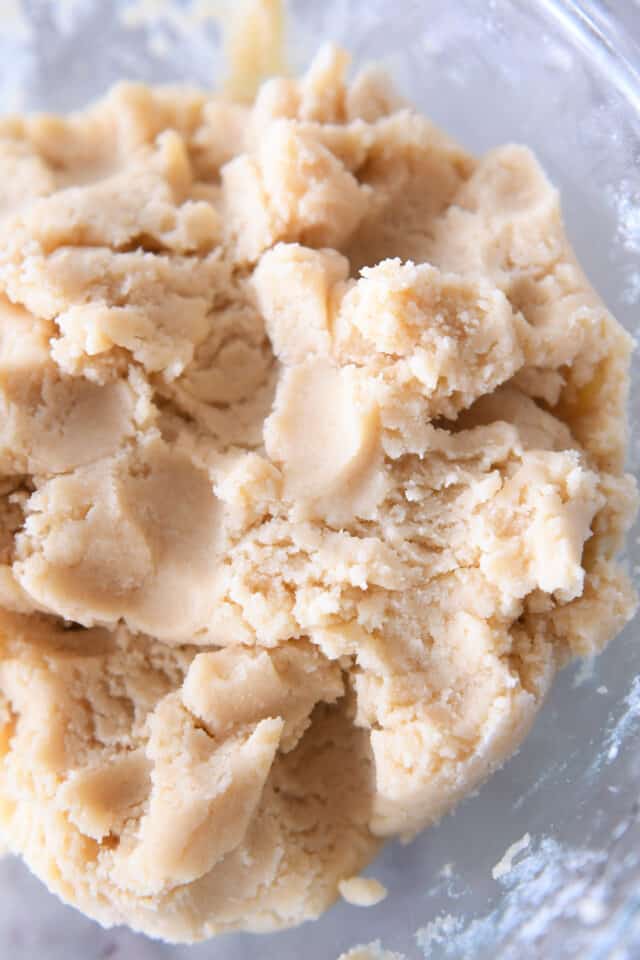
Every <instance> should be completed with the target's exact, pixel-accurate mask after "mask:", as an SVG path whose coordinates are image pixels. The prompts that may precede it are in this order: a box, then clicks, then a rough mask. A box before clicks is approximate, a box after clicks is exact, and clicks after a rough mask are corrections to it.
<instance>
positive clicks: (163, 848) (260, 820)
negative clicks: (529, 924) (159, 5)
mask: <svg viewBox="0 0 640 960" xmlns="http://www.w3.org/2000/svg"><path fill="white" fill-rule="evenodd" d="M346 68H347V57H346V55H345V54H343V53H342V52H341V51H337V50H334V49H332V48H329V47H328V48H325V49H324V50H322V51H321V52H320V54H319V55H318V57H317V59H316V60H315V61H314V63H313V65H312V66H311V68H310V70H309V72H308V73H307V74H306V76H305V77H303V78H302V79H301V80H294V79H291V78H277V79H272V80H268V81H267V82H266V83H264V84H263V85H262V87H261V88H260V90H259V92H258V94H257V96H256V99H255V103H254V104H252V105H251V104H245V103H240V102H235V101H233V100H230V99H225V98H224V97H218V96H212V95H209V94H204V93H199V92H197V91H189V90H184V89H172V88H168V89H146V88H144V87H140V86H134V85H121V86H119V87H117V88H116V89H115V90H113V91H112V92H111V93H109V94H108V95H107V97H106V98H105V99H104V100H103V101H102V102H100V103H99V104H97V105H95V106H93V107H91V108H90V109H89V110H87V111H86V112H84V113H79V114H75V115H73V116H70V117H48V116H39V117H27V118H23V119H20V118H14V119H11V120H6V121H4V122H3V123H2V125H1V126H0V174H1V175H2V177H1V179H2V183H3V185H4V186H3V188H2V190H1V191H0V201H1V204H2V219H0V408H1V411H2V424H1V427H0V471H1V477H0V830H1V832H2V835H3V836H4V837H6V839H7V842H8V843H9V844H10V846H11V849H12V850H13V851H15V852H17V853H20V854H22V856H23V857H24V858H25V860H26V861H27V863H28V864H29V865H30V867H31V868H32V869H33V870H34V871H35V873H37V874H38V876H40V877H41V878H42V879H43V880H44V881H45V882H46V883H47V884H48V885H49V886H50V887H51V888H52V889H53V890H55V891H56V892H57V893H58V894H59V895H60V896H61V897H63V898H64V899H65V900H67V901H69V902H71V903H73V904H75V905H77V906H78V907H80V908H81V909H82V910H84V911H86V912H87V913H88V914H90V915H91V916H93V917H96V918H97V919H98V920H100V922H102V923H104V924H113V923H122V922H124V923H128V924H130V925H131V926H133V927H135V928H137V929H141V930H144V931H146V932H148V933H150V934H152V935H155V936H160V937H165V938H167V939H171V940H198V939H202V938H205V937H208V936H210V935H211V934H213V933H216V932H219V931H226V930H233V929H238V928H243V929H249V930H256V931H259V930H273V929H275V928H278V927H283V926H289V925H292V924H296V923H300V922H301V921H302V920H304V919H306V918H309V917H314V916H317V915H318V914H319V913H321V912H322V911H323V910H324V909H325V908H327V907H328V906H329V904H330V903H331V902H332V901H333V900H334V899H335V897H336V896H337V895H338V893H339V891H342V893H343V895H344V896H345V897H347V898H348V899H350V900H352V901H355V902H358V903H365V902H369V903H372V902H374V901H375V900H377V899H378V898H379V897H380V896H381V895H382V889H381V888H380V886H379V885H376V884H375V882H374V881H371V880H365V879H364V878H360V877H359V876H358V875H359V872H360V871H361V869H362V868H363V867H364V866H365V865H366V863H367V862H368V861H370V860H371V858H372V857H373V855H374V854H375V852H376V850H377V849H378V847H379V844H380V842H381V840H382V839H383V838H384V837H388V836H392V835H396V834H401V835H402V836H403V837H411V836H412V835H414V834H415V833H416V832H417V831H419V830H421V829H422V828H424V827H425V826H427V825H428V824H430V823H432V822H434V821H435V820H437V819H438V818H439V817H441V816H442V815H443V814H444V813H446V811H447V810H449V809H450V808H451V807H452V805H453V804H455V803H456V802H457V800H458V799H460V798H461V797H462V796H463V795H465V794H466V793H468V792H469V791H470V790H473V789H474V788H475V787H476V786H477V785H478V784H479V783H480V782H481V781H482V780H483V779H484V778H485V777H486V776H487V775H488V774H489V773H490V772H491V771H492V770H494V769H495V768H496V767H498V766H499V765H500V764H501V763H502V762H503V761H504V760H505V759H506V758H507V757H508V756H509V755H510V754H511V753H512V752H513V751H514V749H515V748H516V747H517V746H518V744H519V743H520V742H521V740H522V738H523V737H524V736H525V734H526V732H527V730H528V728H529V726H530V724H531V722H532V720H533V718H534V716H535V713H536V711H537V710H538V708H539V707H540V705H541V704H542V702H543V700H544V697H545V694H546V692H547V690H548V689H549V686H550V684H551V682H552V680H553V677H554V674H555V673H556V671H557V669H558V668H559V667H560V666H561V665H562V664H563V663H565V662H566V661H567V659H568V658H569V657H571V656H572V655H574V654H592V653H595V652H597V651H598V650H600V649H601V648H602V647H603V646H604V645H605V644H606V643H607V642H608V640H609V639H611V637H612V636H613V635H614V634H615V633H616V632H618V631H619V630H620V629H621V627H622V626H623V624H624V623H625V622H626V621H627V620H628V619H629V617H630V616H631V614H632V612H633V609H634V605H635V599H634V596H633V592H632V590H631V588H630V586H629V584H628V582H627V580H626V578H625V576H624V574H623V573H622V572H621V571H620V569H619V567H618V566H617V564H616V560H615V555H616V552H617V551H618V549H619V548H620V545H621V543H622V539H623V535H624V532H625V530H626V528H627V526H628V524H629V523H630V520H631V517H632V514H633V512H634V506H635V502H636V493H635V488H634V483H633V480H632V479H631V478H630V477H627V476H625V475H624V473H623V462H624V453H625V444H626V425H625V409H624V405H625V398H626V390H627V380H628V364H629V352H630V347H631V340H630V338H629V337H628V335H627V334H626V333H625V332H624V331H623V330H622V328H621V327H620V326H619V325H618V324H617V323H616V321H615V320H614V318H613V317H612V316H611V315H610V314H609V313H608V312H607V310H606V309H605V307H604V306H603V304H602V303H601V301H600V300H599V299H598V297H597V295H596V294H595V293H594V292H593V290H592V289H591V287H590V286H589V284H588V282H587V280H586V279H585V277H584V275H583V273H582V272H581V270H580V268H579V266H578V265H577V263H576V261H575V258H574V256H573V254H572V252H571V249H570V247H569V245H568V243H567V240H566V237H565V234H564V230H563V227H562V221H561V217H560V208H559V202H558V196H557V193H556V191H555V190H554V189H553V187H552V186H551V185H550V184H549V182H548V180H547V179H546V177H545V175H544V173H543V172H542V170H541V169H540V167H539V165H538V163H537V161H536V160H535V158H534V157H533V155H532V154H531V153H530V152H529V151H528V150H527V149H525V148H523V147H517V146H507V147H500V148H498V149H496V150H493V151H491V152H490V153H489V154H487V155H486V156H485V157H482V158H479V159H477V158H474V157H472V156H470V155H469V154H468V153H466V152H465V151H464V150H463V149H462V148H461V147H459V146H458V145H457V144H455V143H454V142H452V141H451V140H450V139H449V138H448V137H447V136H445V135H444V134H443V133H441V132H440V131H439V130H437V129H435V128H434V127H433V126H432V125H431V124H430V123H429V121H427V120H426V119H424V118H423V117H421V116H420V115H419V114H417V113H416V112H415V111H414V110H412V108H411V107H410V106H407V105H406V104H404V103H402V102H401V101H400V100H399V99H398V98H397V97H395V95H393V94H392V92H391V91H390V86H389V84H388V82H387V81H386V80H384V79H381V76H380V73H379V72H378V71H376V70H367V71H365V72H364V73H362V74H361V75H360V76H359V77H357V78H356V79H355V80H354V81H353V82H352V83H351V84H348V83H347V82H346V80H345V72H346ZM354 956H355V954H354Z"/></svg>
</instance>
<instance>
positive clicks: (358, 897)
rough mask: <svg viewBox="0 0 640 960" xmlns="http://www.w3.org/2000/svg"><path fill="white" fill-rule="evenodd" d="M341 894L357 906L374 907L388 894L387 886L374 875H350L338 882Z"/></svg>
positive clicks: (344, 898)
mask: <svg viewBox="0 0 640 960" xmlns="http://www.w3.org/2000/svg"><path fill="white" fill-rule="evenodd" d="M338 889H339V890H340V896H341V897H342V898H343V900H346V901H347V903H351V904H353V906H355V907H373V906H375V904H376V903H380V902H381V901H382V900H384V899H385V897H386V896H387V893H388V891H387V888H386V887H385V886H384V885H383V884H381V883H380V881H379V880H375V879H374V878H373V877H348V878H347V879H346V880H341V881H340V883H339V884H338Z"/></svg>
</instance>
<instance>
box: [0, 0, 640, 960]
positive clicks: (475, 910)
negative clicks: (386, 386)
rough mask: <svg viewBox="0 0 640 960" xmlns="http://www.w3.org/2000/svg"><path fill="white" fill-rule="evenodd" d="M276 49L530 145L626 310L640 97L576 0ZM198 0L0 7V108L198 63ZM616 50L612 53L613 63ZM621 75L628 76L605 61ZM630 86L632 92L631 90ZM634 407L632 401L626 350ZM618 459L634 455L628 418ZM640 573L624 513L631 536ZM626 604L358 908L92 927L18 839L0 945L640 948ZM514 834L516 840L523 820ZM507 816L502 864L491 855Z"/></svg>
mask: <svg viewBox="0 0 640 960" xmlns="http://www.w3.org/2000/svg"><path fill="white" fill-rule="evenodd" d="M290 6H291V10H292V17H291V23H292V27H291V31H290V33H291V36H290V46H291V51H290V52H291V60H292V63H293V64H294V66H296V67H301V66H303V65H304V64H305V63H306V62H307V61H308V59H309V57H310V56H311V54H312V53H313V51H314V50H315V48H316V47H317V45H318V43H319V42H321V41H322V40H328V39H332V40H335V41H337V42H339V43H342V44H343V45H345V46H347V47H348V48H350V49H351V51H352V53H353V56H354V60H355V62H356V64H360V63H362V62H364V61H366V60H371V59H375V60H379V61H382V62H383V63H384V64H386V65H387V67H388V68H389V70H390V72H391V73H392V75H393V76H394V78H395V80H396V83H397V85H398V86H399V87H400V88H401V90H402V91H403V92H404V93H406V94H407V95H408V96H410V98H411V99H412V100H413V101H414V102H415V103H416V104H417V105H418V106H419V107H420V108H421V109H423V110H424V111H425V112H426V113H427V114H428V115H429V116H431V117H432V118H433V119H434V120H435V121H436V122H438V123H439V124H441V125H442V126H443V127H445V128H446V129H447V130H449V131H450V132H451V133H452V134H454V135H455V136H457V137H458V138H459V139H460V140H461V141H463V142H464V143H465V144H466V145H468V146H469V147H471V148H472V149H474V150H476V151H483V150H485V149H487V148H489V147H491V146H493V145H495V144H498V143H503V142H505V141H519V142H524V143H527V144H529V145H530V146H531V147H533V148H534V150H536V152H537V153H538V155H539V156H540V158H541V160H542V162H543V163H544V165H545V167H546V169H547V171H548V173H549V174H550V176H551V178H552V179H553V180H554V182H555V183H556V184H557V185H558V186H559V188H560V189H561V192H562V196H563V203H564V211H565V217H566V221H567V226H568V230H569V233H570V236H571V238H572V240H573V242H574V245H575V247H576V250H577V252H578V255H579V257H580V259H581V260H582V262H583V264H584V266H585V268H586V270H587V273H588V274H589V276H590V277H591V279H592V281H593V283H594V285H595V286H596V288H597V289H598V290H599V291H600V292H601V294H602V295H603V297H604V299H605V301H606V302H607V304H608V305H609V307H610V308H611V309H612V310H613V312H614V313H615V314H616V315H617V316H618V317H619V319H620V320H621V321H622V322H623V323H624V324H625V325H626V326H627V328H628V329H629V330H632V331H633V330H636V331H637V330H638V326H639V319H638V312H639V303H640V219H639V217H638V209H640V165H639V163H638V157H639V156H640V113H639V110H638V102H637V97H634V95H633V90H634V86H633V83H632V82H630V85H629V83H626V81H629V74H628V71H626V67H625V64H624V63H623V62H618V61H617V60H616V56H615V54H614V52H613V50H612V49H611V46H610V45H607V43H603V42H601V40H599V39H598V36H597V35H593V34H591V33H590V32H589V31H588V30H585V27H584V24H583V23H581V21H580V19H579V18H576V16H575V10H574V4H573V3H566V4H561V3H556V2H554V0H544V2H543V3H540V4H536V5H534V4H528V3H524V2H521V0H512V2H507V0H489V2H487V3H483V4H479V3H478V2H477V0H458V2H457V3H456V4H442V3H440V2H438V0H396V2H393V3H392V2H386V0H368V2H366V3H365V2H362V3H355V2H352V0H325V2H324V3H322V4H317V3H313V2H312V0H293V2H292V3H291V5H290ZM210 9H211V8H210V7H208V6H207V4H206V3H203V2H199V3H198V2H193V3H187V2H185V3H179V2H175V3H162V2H155V3H150V2H148V0H147V2H144V0H136V2H113V3H110V4H105V3H101V2H99V0H65V2H54V0H51V2H46V0H25V2H23V3H22V4H18V3H12V4H6V5H4V6H3V8H2V12H1V14H0V16H1V23H0V26H1V27H2V29H1V30H0V109H3V110H22V109H49V110H61V109H72V108H75V107H79V106H81V105H82V104H84V103H85V102H86V101H87V100H88V99H90V98H92V97H94V96H97V95H98V94H100V93H101V92H103V91H104V90H105V89H106V88H107V86H109V85H110V84H111V83H112V82H115V81H116V80H118V79H122V78H129V79H139V80H144V81H148V82H156V81H160V82H172V83H175V82H181V83H189V84H199V85H207V86H208V85H211V84H213V83H214V82H215V81H216V78H217V72H218V71H219V69H220V58H219V50H220V42H219V41H220V38H219V33H218V28H217V25H216V23H215V21H214V20H213V19H211V18H210V17H209V16H208V12H209V11H210ZM616 71H622V73H620V74H618V73H616ZM614 75H615V76H616V77H618V76H622V77H623V78H625V83H626V85H625V83H617V82H614V81H613V79H612V77H613V76H614ZM629 91H631V94H630V93H629ZM630 403H631V407H630V409H631V410H632V411H633V412H634V414H635V418H636V426H637V421H638V413H639V412H640V359H639V358H638V357H636V358H635V362H634V376H633V389H632V396H631V401H630ZM638 434H639V431H638V429H635V430H634V432H633V435H632V443H631V449H630V466H631V469H632V470H635V472H636V473H638V471H639V469H640V437H639V435H638ZM628 562H629V565H630V568H631V569H632V570H634V571H635V574H636V579H637V574H638V573H640V530H639V529H638V527H636V529H635V530H634V531H633V532H632V535H631V538H630V540H629V550H628ZM638 639H639V637H638V620H637V619H636V621H635V622H634V623H632V624H631V625H630V626H629V627H628V628H627V630H626V631H625V633H624V634H623V635H622V636H621V637H620V638H619V639H618V640H617V641H616V642H615V643H614V644H613V645H612V646H611V647H610V648H609V650H607V651H606V652H605V653H604V654H603V656H601V657H600V658H599V659H598V660H597V661H596V662H595V663H593V664H584V663H583V664H578V665H576V666H573V667H570V668H568V669H567V670H565V671H564V672H563V674H562V675H561V676H560V677H559V679H558V681H557V683H556V685H555V688H554V690H553V692H552V694H551V696H550V698H549V702H548V704H547V706H546V709H545V710H544V711H543V712H542V714H541V716H540V718H539V720H538V722H537V723H536V725H535V727H534V730H533V732H532V734H531V736H530V737H529V739H528V740H527V742H526V744H525V745H524V747H523V748H522V750H521V751H520V753H519V754H518V755H517V756H516V757H515V758H513V759H512V760H511V761H510V762H509V763H508V764H507V765H506V766H505V767H504V768H503V770H502V771H500V772H499V773H498V774H497V775H496V776H495V777H494V778H493V779H492V780H491V781H490V782H489V783H488V784H486V785H485V786H484V787H483V788H482V789H481V790H480V792H479V794H478V795H477V796H475V797H473V798H470V799H468V800H467V801H465V802H464V803H463V804H462V805H461V806H460V807H459V808H458V810H457V811H456V812H455V813H454V814H453V815H451V816H450V817H448V818H446V819H445V820H444V821H443V822H442V823H441V824H440V825H439V826H437V827H435V828H432V829H431V830H429V831H427V832H426V833H425V834H424V835H423V836H421V837H420V838H419V839H418V840H417V841H415V842H414V843H413V844H412V845H410V846H408V847H402V846H401V845H399V844H396V843H392V844H389V845H388V846H387V847H386V848H385V850H384V851H383V853H382V854H381V856H380V857H379V859H378V860H377V861H376V863H375V864H373V865H372V867H371V868H370V870H369V871H368V872H369V873H371V874H372V875H375V876H376V877H378V878H379V879H380V880H382V881H383V882H384V883H385V884H386V885H387V886H388V888H389V891H390V894H389V897H388V898H387V900H386V901H385V902H384V903H382V904H381V905H379V906H377V907H376V908H375V909H373V910H361V909H358V908H356V907H351V906H347V905H346V904H343V903H340V904H337V905H336V906H335V907H334V908H333V909H332V910H331V911H330V912H329V913H328V914H327V915H326V916H325V917H323V918H322V919H321V920H319V921H318V922H316V923H315V924H313V925H305V926H304V927H303V928H300V929H298V930H293V931H289V932H286V933H282V934H277V935H273V936H268V937H263V938H261V939H260V940H256V938H255V937H251V936H248V935H237V936H231V937H225V938H223V939H221V940H219V941H214V942H210V943H208V944H204V945H200V946H196V947H170V946H167V945H163V944H156V943H152V942H151V941H148V940H146V939H145V938H143V937H140V936H137V935H136V934H133V933H131V932H129V931H126V930H116V931H102V930H100V929H99V928H98V927H97V926H96V925H95V924H93V923H92V922H91V921H89V920H86V919H85V918H83V917H81V916H80V915H79V914H78V913H76V912H75V911H73V910H71V909H69V908H67V907H63V906H62V905H61V904H60V903H59V902H58V901H57V900H56V899H55V898H53V897H51V896H49V895H48V894H47V893H46V892H45V890H44V888H43V887H42V886H41V885H40V884H39V883H38V881H36V880H35V879H33V878H32V877H30V876H29V874H28V873H27V871H26V870H25V868H24V867H23V866H22V865H21V864H20V863H19V862H18V861H16V860H13V859H6V860H4V861H0V892H1V896H0V954H2V955H6V956H10V957H12V960H31V958H33V957H34V956H37V955H41V956H46V957H47V958H48V960H62V958H65V960H75V958H78V960H80V958H82V960H93V958H96V960H97V958H99V957H122V958H127V960H128V958H132V960H133V958H135V960H148V958H161V957H162V958H172V960H178V958H181V960H182V958H185V960H186V958H190V960H191V958H192V960H196V958H198V957H201V958H205V957H206V958H207V960H216V958H223V957H224V958H225V960H242V958H248V957H253V956H255V955H256V954H258V953H259V954H260V955H261V956H263V957H265V958H269V957H273V958H278V960H287V958H291V960H293V958H299V957H300V956H305V957H306V958H308V960H315V958H318V960H320V958H322V960H325V958H332V957H337V956H338V954H339V953H340V951H342V950H345V949H347V948H348V947H350V946H352V945H353V944H355V943H366V942H370V941H372V940H380V941H381V942H382V944H383V945H384V946H386V947H388V948H392V949H396V950H398V951H401V952H402V953H403V954H404V955H405V956H406V957H408V958H412V960H413V958H420V957H423V956H424V957H439V956H443V957H444V956H446V957H459V958H462V957H466V956H469V955H473V956H474V957H477V958H482V957H485V956H486V957H496V956H498V957H502V958H511V957H520V956H522V955H523V954H524V955H525V956H532V955H536V956H545V957H550V958H551V957H553V958H560V957H576V956H584V957H591V958H596V957H597V958H604V957H608V956H610V955H612V951H613V950H614V949H615V950H616V951H617V952H616V957H620V958H624V957H633V956H637V951H639V950H640V920H639V919H638V917H639V916H640V898H639V897H638V894H637V893H636V890H637V888H638V885H639V884H638V881H639V880H640V825H639V819H638V801H637V797H638V786H639V785H640V752H639V751H638V750H637V735H638V729H639V725H640V679H637V676H638V674H639V673H640V645H639V644H638ZM527 835H528V842H527V841H526V837H527ZM522 838H525V842H523V843H522V844H520V846H521V847H522V849H521V851H520V852H519V853H517V854H515V856H514V867H513V869H512V870H511V871H510V872H508V873H506V875H505V876H503V877H502V878H501V879H499V880H495V879H494V878H493V876H492V867H493V866H494V865H495V864H496V863H497V862H498V861H500V860H501V858H502V857H503V854H504V853H505V850H507V848H509V847H510V846H511V845H512V844H513V843H514V842H517V841H519V840H521V839H522Z"/></svg>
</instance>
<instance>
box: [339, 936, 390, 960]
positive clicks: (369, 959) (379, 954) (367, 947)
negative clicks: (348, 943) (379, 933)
mask: <svg viewBox="0 0 640 960" xmlns="http://www.w3.org/2000/svg"><path fill="white" fill-rule="evenodd" d="M338 960H406V957H405V955H404V954H403V953H396V952H395V951H393V950H385V949H384V948H383V947H382V946H381V944H380V941H379V940H374V941H373V942H372V943H365V944H359V945H358V946H357V947H352V948H351V950H347V952H346V953H341V954H340V956H339V957H338Z"/></svg>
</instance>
